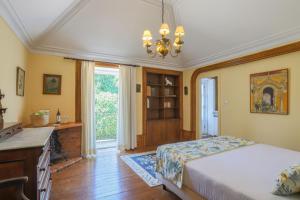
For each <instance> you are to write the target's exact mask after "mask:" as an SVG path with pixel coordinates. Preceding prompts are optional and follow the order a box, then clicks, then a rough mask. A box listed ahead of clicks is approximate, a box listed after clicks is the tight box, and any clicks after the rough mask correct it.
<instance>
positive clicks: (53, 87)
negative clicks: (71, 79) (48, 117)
mask: <svg viewBox="0 0 300 200" xmlns="http://www.w3.org/2000/svg"><path fill="white" fill-rule="evenodd" d="M43 94H52V95H60V94H61V75H54V74H44V78H43Z"/></svg>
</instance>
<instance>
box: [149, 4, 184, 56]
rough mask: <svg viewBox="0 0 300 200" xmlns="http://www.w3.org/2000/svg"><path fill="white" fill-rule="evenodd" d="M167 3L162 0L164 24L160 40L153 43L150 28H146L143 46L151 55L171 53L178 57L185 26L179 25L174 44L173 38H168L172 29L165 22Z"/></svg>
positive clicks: (160, 30) (160, 31) (161, 28)
mask: <svg viewBox="0 0 300 200" xmlns="http://www.w3.org/2000/svg"><path fill="white" fill-rule="evenodd" d="M164 15H165V3H164V0H162V17H161V18H162V24H161V27H160V29H159V33H160V35H161V39H160V40H156V42H155V43H154V44H152V35H151V32H150V31H149V30H145V31H144V34H143V46H144V47H145V48H146V50H147V54H148V55H149V56H151V57H153V58H154V57H155V56H156V55H157V54H158V55H159V56H160V57H162V58H165V57H166V56H167V55H168V54H169V53H170V55H171V56H172V57H177V56H178V55H179V53H180V52H181V48H182V45H183V43H184V42H183V40H182V38H183V36H184V29H183V26H177V28H176V31H175V34H174V35H175V41H174V43H173V44H172V41H171V39H169V38H167V35H169V34H170V29H169V26H168V24H167V23H165V16H164ZM152 46H155V47H156V48H154V49H155V50H153V49H151V47H152Z"/></svg>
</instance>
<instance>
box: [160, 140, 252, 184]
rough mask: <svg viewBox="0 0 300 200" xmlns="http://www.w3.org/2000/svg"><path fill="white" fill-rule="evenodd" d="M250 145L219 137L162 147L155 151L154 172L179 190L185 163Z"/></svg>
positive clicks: (248, 142) (250, 142)
mask: <svg viewBox="0 0 300 200" xmlns="http://www.w3.org/2000/svg"><path fill="white" fill-rule="evenodd" d="M252 144H254V142H252V141H248V140H245V139H240V138H234V137H229V136H219V137H212V138H207V139H200V140H194V141H188V142H180V143H174V144H166V145H162V146H159V147H158V148H157V151H156V156H157V158H156V172H157V173H159V174H160V175H162V177H164V178H165V179H167V180H169V181H170V182H172V183H174V184H175V185H177V187H179V188H181V187H182V178H183V169H184V164H185V163H186V162H188V161H190V160H194V159H198V158H203V157H206V156H210V155H213V154H217V153H221V152H225V151H229V150H233V149H236V148H239V147H243V146H248V145H252Z"/></svg>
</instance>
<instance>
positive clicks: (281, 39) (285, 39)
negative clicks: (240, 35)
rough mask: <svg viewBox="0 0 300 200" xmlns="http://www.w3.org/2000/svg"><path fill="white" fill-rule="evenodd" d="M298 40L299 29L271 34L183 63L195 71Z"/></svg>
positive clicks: (299, 37) (299, 36) (299, 35)
mask: <svg viewBox="0 0 300 200" xmlns="http://www.w3.org/2000/svg"><path fill="white" fill-rule="evenodd" d="M299 39H300V27H297V28H294V29H290V30H288V31H284V32H281V33H277V34H273V35H270V36H268V37H265V38H263V39H260V40H255V41H252V42H249V43H246V44H243V45H240V46H238V47H234V48H232V49H229V50H223V51H220V52H219V53H216V54H213V55H210V56H207V57H205V58H199V59H194V60H190V61H183V63H184V67H185V68H186V69H195V68H199V67H201V66H206V65H210V64H213V63H218V62H221V61H224V60H228V59H232V58H236V57H240V56H242V55H248V54H250V53H254V52H258V51H262V50H266V49H270V48H274V47H276V46H279V45H283V44H287V43H291V42H294V41H296V40H299Z"/></svg>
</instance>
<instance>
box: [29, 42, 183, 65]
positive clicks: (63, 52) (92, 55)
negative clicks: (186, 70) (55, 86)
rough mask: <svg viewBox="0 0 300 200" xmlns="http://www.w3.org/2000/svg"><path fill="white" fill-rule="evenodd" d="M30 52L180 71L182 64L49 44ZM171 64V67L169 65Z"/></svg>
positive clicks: (32, 49) (34, 48)
mask: <svg viewBox="0 0 300 200" xmlns="http://www.w3.org/2000/svg"><path fill="white" fill-rule="evenodd" d="M31 52H32V53H38V54H46V55H54V56H62V57H73V58H77V59H89V60H96V61H103V62H117V63H124V64H135V65H141V66H147V67H154V68H163V69H174V68H175V69H176V70H179V71H182V70H183V68H182V65H179V64H178V63H173V62H166V61H164V60H162V59H161V60H158V59H155V60H154V59H151V58H149V59H144V58H132V57H130V58H129V57H124V56H117V55H111V54H105V53H99V52H83V51H77V50H73V49H65V48H57V47H51V46H39V47H33V48H31ZM169 66H171V67H169Z"/></svg>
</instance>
